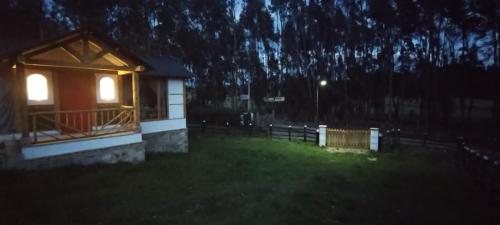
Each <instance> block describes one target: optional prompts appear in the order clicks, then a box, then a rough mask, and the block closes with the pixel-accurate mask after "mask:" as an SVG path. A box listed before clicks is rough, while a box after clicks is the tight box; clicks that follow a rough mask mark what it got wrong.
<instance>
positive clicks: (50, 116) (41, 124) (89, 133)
mask: <svg viewBox="0 0 500 225" xmlns="http://www.w3.org/2000/svg"><path fill="white" fill-rule="evenodd" d="M29 116H30V117H31V129H32V131H33V143H35V144H36V143H46V142H54V141H61V140H68V139H77V138H86V137H96V136H101V135H107V134H114V133H121V132H128V131H135V130H137V127H136V125H135V122H134V109H133V108H132V107H122V108H109V109H96V110H73V111H47V112H34V113H30V114H29Z"/></svg>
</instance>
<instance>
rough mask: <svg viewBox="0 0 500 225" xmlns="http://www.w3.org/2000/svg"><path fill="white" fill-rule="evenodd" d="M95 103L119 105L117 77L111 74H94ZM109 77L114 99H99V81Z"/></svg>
mask: <svg viewBox="0 0 500 225" xmlns="http://www.w3.org/2000/svg"><path fill="white" fill-rule="evenodd" d="M95 77H96V103H97V104H117V103H120V95H119V91H118V75H117V74H112V73H96V74H95ZM106 77H109V78H111V79H112V80H113V81H114V86H115V99H113V100H105V99H102V98H101V79H103V78H106Z"/></svg>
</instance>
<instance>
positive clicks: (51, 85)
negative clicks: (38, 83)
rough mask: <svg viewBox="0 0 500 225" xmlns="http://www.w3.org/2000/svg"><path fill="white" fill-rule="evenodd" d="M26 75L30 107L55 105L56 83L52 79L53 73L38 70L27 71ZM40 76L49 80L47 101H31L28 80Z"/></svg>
mask: <svg viewBox="0 0 500 225" xmlns="http://www.w3.org/2000/svg"><path fill="white" fill-rule="evenodd" d="M25 73H26V99H27V100H28V105H29V106H37V105H54V83H53V79H52V76H53V75H52V71H50V70H37V69H27V70H26V71H25ZM35 74H39V75H42V76H43V77H45V79H46V80H47V100H41V101H37V100H31V99H29V89H28V78H29V77H30V76H31V75H35Z"/></svg>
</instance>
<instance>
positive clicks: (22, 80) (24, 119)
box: [15, 60, 31, 144]
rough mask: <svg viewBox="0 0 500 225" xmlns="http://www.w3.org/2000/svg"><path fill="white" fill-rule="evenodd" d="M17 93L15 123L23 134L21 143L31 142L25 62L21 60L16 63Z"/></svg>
mask: <svg viewBox="0 0 500 225" xmlns="http://www.w3.org/2000/svg"><path fill="white" fill-rule="evenodd" d="M15 82H16V92H17V93H16V94H17V100H16V101H15V102H16V106H15V111H16V113H15V123H16V129H17V131H18V132H20V133H21V134H22V138H21V144H29V143H31V140H30V137H29V117H28V96H27V95H28V94H27V90H26V75H25V70H24V64H23V63H20V62H19V60H18V61H17V63H16V71H15Z"/></svg>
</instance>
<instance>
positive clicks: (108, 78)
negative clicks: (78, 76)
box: [96, 74, 118, 103]
mask: <svg viewBox="0 0 500 225" xmlns="http://www.w3.org/2000/svg"><path fill="white" fill-rule="evenodd" d="M96 78H97V103H118V92H117V83H116V75H110V74H97V75H96Z"/></svg>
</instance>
